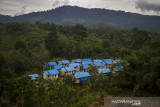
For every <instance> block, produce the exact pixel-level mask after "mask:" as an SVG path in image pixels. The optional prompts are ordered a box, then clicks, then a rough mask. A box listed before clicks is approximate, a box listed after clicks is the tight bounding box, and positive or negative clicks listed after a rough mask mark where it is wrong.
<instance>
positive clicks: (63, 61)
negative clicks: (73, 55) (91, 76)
mask: <svg viewBox="0 0 160 107" xmlns="http://www.w3.org/2000/svg"><path fill="white" fill-rule="evenodd" d="M61 62H62V64H70V62H69V60H62V61H61Z"/></svg>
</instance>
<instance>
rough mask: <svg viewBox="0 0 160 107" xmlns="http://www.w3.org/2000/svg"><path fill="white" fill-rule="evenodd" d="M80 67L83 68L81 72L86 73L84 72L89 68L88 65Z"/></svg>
mask: <svg viewBox="0 0 160 107" xmlns="http://www.w3.org/2000/svg"><path fill="white" fill-rule="evenodd" d="M82 67H83V70H81V71H83V72H86V71H88V68H89V67H90V66H89V65H88V64H84V65H82Z"/></svg>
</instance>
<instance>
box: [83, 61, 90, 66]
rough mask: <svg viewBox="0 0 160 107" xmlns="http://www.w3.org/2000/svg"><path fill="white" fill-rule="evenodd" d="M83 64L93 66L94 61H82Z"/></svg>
mask: <svg viewBox="0 0 160 107" xmlns="http://www.w3.org/2000/svg"><path fill="white" fill-rule="evenodd" d="M82 64H83V65H85V64H92V61H82Z"/></svg>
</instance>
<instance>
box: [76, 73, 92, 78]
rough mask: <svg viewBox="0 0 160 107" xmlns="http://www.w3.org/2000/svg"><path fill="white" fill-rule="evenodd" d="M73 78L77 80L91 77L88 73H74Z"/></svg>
mask: <svg viewBox="0 0 160 107" xmlns="http://www.w3.org/2000/svg"><path fill="white" fill-rule="evenodd" d="M74 77H75V78H77V79H78V78H84V77H91V75H90V74H89V73H88V72H75V73H74Z"/></svg>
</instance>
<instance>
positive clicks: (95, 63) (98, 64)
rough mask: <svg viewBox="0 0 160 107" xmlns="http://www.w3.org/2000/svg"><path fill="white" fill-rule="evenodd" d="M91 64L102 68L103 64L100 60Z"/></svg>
mask: <svg viewBox="0 0 160 107" xmlns="http://www.w3.org/2000/svg"><path fill="white" fill-rule="evenodd" d="M92 66H96V68H103V64H102V63H101V62H94V63H93V64H92Z"/></svg>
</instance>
